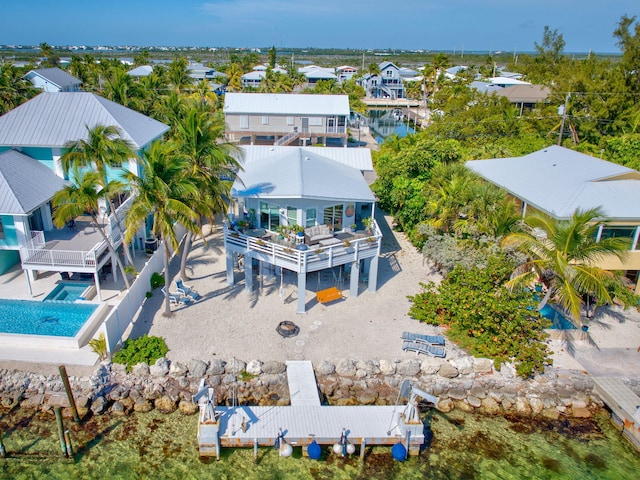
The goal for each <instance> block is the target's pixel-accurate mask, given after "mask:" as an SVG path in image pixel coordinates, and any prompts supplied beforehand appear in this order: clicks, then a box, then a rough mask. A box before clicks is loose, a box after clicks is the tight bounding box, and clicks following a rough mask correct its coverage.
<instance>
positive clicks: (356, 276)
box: [349, 260, 360, 298]
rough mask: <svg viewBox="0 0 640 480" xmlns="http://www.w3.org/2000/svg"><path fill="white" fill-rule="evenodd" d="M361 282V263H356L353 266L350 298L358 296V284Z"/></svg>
mask: <svg viewBox="0 0 640 480" xmlns="http://www.w3.org/2000/svg"><path fill="white" fill-rule="evenodd" d="M359 282H360V262H359V261H357V260H356V261H355V262H353V263H352V264H351V279H350V280H349V296H350V297H353V298H355V297H357V296H358V283H359Z"/></svg>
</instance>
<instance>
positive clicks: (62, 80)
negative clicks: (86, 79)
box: [25, 68, 82, 88]
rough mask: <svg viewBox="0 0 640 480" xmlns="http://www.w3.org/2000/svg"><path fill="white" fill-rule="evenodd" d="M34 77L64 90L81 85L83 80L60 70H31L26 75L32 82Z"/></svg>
mask: <svg viewBox="0 0 640 480" xmlns="http://www.w3.org/2000/svg"><path fill="white" fill-rule="evenodd" d="M34 76H38V77H41V78H44V79H45V80H46V81H47V82H49V83H53V84H54V85H56V86H58V87H60V88H64V87H68V86H71V85H80V84H81V83H82V81H81V80H78V79H77V78H76V77H74V76H73V75H69V74H68V73H67V72H65V71H64V70H62V69H60V68H39V69H38V70H31V71H30V72H29V73H27V74H26V75H25V77H26V78H27V79H28V80H31V79H32V78H33V77H34Z"/></svg>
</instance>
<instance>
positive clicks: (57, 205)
mask: <svg viewBox="0 0 640 480" xmlns="http://www.w3.org/2000/svg"><path fill="white" fill-rule="evenodd" d="M76 173H77V174H76V175H75V176H74V182H73V184H71V185H67V186H66V187H64V188H63V189H62V190H60V191H58V192H57V193H56V194H55V195H54V196H53V201H52V203H53V207H54V209H55V210H54V212H53V223H54V225H55V226H56V227H57V228H62V227H64V226H65V224H66V223H67V222H68V221H69V220H72V219H74V218H76V217H79V216H80V215H89V217H91V222H92V223H93V225H94V226H95V228H96V229H97V230H98V232H100V235H101V236H102V238H103V240H104V241H105V242H106V244H107V248H108V249H109V252H110V253H111V255H112V258H115V259H116V263H117V264H118V268H119V269H120V273H121V274H122V278H123V279H124V283H125V285H126V287H127V288H129V287H130V285H129V279H128V278H127V275H126V273H125V270H124V265H123V264H122V261H121V260H120V257H119V256H118V254H117V253H116V250H115V247H114V245H113V242H112V240H111V238H110V236H108V235H107V233H106V232H105V230H104V226H103V225H102V224H101V223H100V222H99V221H98V217H99V216H100V205H99V204H100V198H101V197H105V196H110V195H114V194H116V193H117V192H119V191H122V190H123V188H124V184H123V183H122V182H118V181H116V180H112V181H111V182H108V183H107V184H106V185H101V179H100V177H99V174H98V173H97V172H91V171H88V172H87V171H85V172H82V171H77V172H76ZM100 186H101V187H102V188H97V187H100Z"/></svg>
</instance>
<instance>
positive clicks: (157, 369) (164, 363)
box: [149, 357, 169, 377]
mask: <svg viewBox="0 0 640 480" xmlns="http://www.w3.org/2000/svg"><path fill="white" fill-rule="evenodd" d="M167 373H169V360H167V359H166V358H164V357H162V358H159V359H157V360H156V363H154V364H153V365H151V366H150V367H149V374H150V375H153V376H154V377H162V376H164V375H166V374H167Z"/></svg>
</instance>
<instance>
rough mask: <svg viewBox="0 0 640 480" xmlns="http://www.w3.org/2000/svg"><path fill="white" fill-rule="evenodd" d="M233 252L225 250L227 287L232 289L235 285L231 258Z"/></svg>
mask: <svg viewBox="0 0 640 480" xmlns="http://www.w3.org/2000/svg"><path fill="white" fill-rule="evenodd" d="M234 255H235V253H234V252H232V251H231V250H227V253H226V255H225V256H226V260H227V286H229V287H232V286H234V285H235V275H234V274H233V256H234Z"/></svg>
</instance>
